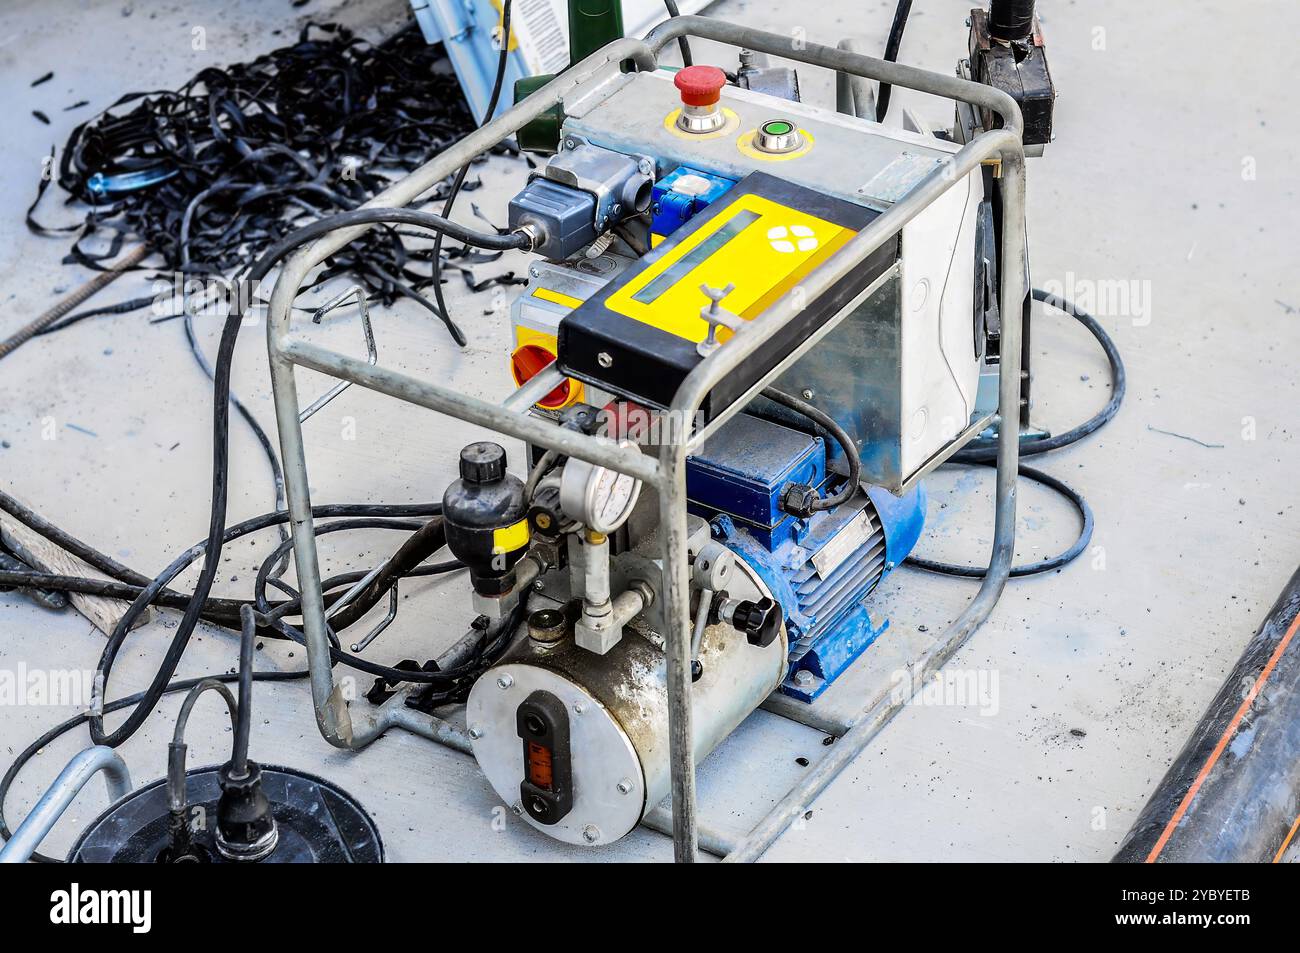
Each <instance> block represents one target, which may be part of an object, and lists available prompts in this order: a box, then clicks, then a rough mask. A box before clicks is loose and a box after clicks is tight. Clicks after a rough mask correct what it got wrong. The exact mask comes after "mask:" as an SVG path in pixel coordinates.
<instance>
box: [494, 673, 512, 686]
mask: <svg viewBox="0 0 1300 953" xmlns="http://www.w3.org/2000/svg"><path fill="white" fill-rule="evenodd" d="M514 683H515V680H514V679H513V678H512V677H511V676H510V673H509V672H506V673H505V674H503V675H501V676H500V677H499V678H498V679H497V688H500V689H506V688H509V687H510V686H511V685H513V684H514Z"/></svg>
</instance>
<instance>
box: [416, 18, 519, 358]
mask: <svg viewBox="0 0 1300 953" xmlns="http://www.w3.org/2000/svg"><path fill="white" fill-rule="evenodd" d="M513 6H514V0H505V3H504V4H502V7H501V52H500V54H499V55H498V56H497V72H496V78H495V79H494V80H493V82H492V93H491V95H490V96H489V97H488V104H487V109H485V110H484V111H483V121H484V122H491V121H492V115H493V113H495V112H496V111H497V103H499V102H500V101H501V89H502V87H503V86H504V85H505V81H506V65H507V64H508V63H509V61H510V13H511V7H513ZM469 167H470V163H469V162H466V163H465V164H464V165H463V166H461V167H460V169H459V171H457V173H456V178H455V180H454V181H453V182H452V184H451V191H450V192H448V193H447V201H446V204H444V205H443V207H442V215H443V218H451V209H452V206H453V205H455V204H456V197H457V196H458V195H460V190H461V189H462V188H464V187H465V178H466V176H468V175H469ZM430 267H431V275H432V278H433V297H434V299H435V300H436V301H437V302H438V307H437V311H438V312H439V313H440V316H441V317H442V321H443V323H444V324H446V325H447V330H448V331H450V332H451V336H452V337H453V338H455V340H456V343H457V344H459V345H460V346H461V347H464V346H465V345H466V344H467V343H468V342H467V341H466V339H465V335H464V333H462V331H461V330H460V328H459V327H457V325H456V322H455V321H453V320H452V317H451V309H450V308H448V307H447V298H446V296H445V295H444V294H443V293H442V233H441V232H439V233H438V234H437V235H436V236H434V239H433V257H432V260H431V262H430ZM426 304H427V302H426Z"/></svg>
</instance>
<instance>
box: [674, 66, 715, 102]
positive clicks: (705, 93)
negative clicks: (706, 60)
mask: <svg viewBox="0 0 1300 953" xmlns="http://www.w3.org/2000/svg"><path fill="white" fill-rule="evenodd" d="M673 85H674V86H676V87H677V88H678V89H679V90H681V94H682V102H683V103H685V104H686V105H687V106H712V105H713V104H714V103H716V102H717V101H718V99H719V98H721V93H722V87H723V86H726V85H727V74H726V73H724V72H722V70H720V69H718V68H717V67H716V66H688V67H686V68H685V69H681V70H678V71H677V75H676V76H674V77H673Z"/></svg>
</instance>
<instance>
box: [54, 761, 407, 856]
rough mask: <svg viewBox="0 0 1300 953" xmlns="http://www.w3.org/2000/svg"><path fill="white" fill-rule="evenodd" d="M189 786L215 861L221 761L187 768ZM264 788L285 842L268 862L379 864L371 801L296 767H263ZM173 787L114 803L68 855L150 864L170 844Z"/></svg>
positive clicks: (201, 836) (196, 828)
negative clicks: (218, 764) (218, 765)
mask: <svg viewBox="0 0 1300 953" xmlns="http://www.w3.org/2000/svg"><path fill="white" fill-rule="evenodd" d="M187 777H188V780H187V782H186V794H187V798H188V801H189V809H188V816H189V819H190V827H191V829H192V830H193V837H194V842H195V843H196V844H197V845H199V846H200V847H201V848H203V849H204V851H205V853H206V854H207V855H208V856H209V857H210V858H211V860H212V862H213V863H230V861H227V860H225V859H224V858H223V857H221V855H220V854H218V853H217V850H216V846H215V835H216V825H217V800H218V799H219V798H220V797H221V788H220V786H219V785H218V783H217V768H216V767H215V766H213V767H208V768H195V769H193V770H191V771H189V772H188V774H187ZM262 790H263V791H264V792H265V794H266V796H267V798H269V799H270V801H271V804H272V811H273V813H274V815H275V822H276V825H277V827H278V828H279V843H278V844H277V845H276V848H275V850H274V851H273V852H272V853H271V855H270V856H269V857H267V858H266V859H265V860H263V861H261V863H264V864H303V863H306V864H312V863H317V864H330V863H351V864H377V863H382V862H383V859H384V844H383V841H382V840H381V839H380V837H379V830H378V829H377V828H376V827H375V825H374V823H373V822H372V821H371V819H370V816H369V815H368V814H367V813H366V812H365V809H364V808H362V807H361V805H360V804H358V803H357V801H356V800H355V799H354V798H353V797H352V796H351V795H350V794H347V793H346V792H344V791H341V790H339V789H338V788H337V787H335V786H334V785H332V784H330V782H328V781H325V780H324V779H322V778H318V777H314V776H313V775H310V774H307V773H306V772H303V771H296V770H293V769H290V768H277V767H271V766H267V765H264V766H263V767H262ZM168 817H169V813H168V810H167V787H166V783H165V779H163V778H160V779H158V780H157V781H154V782H153V783H152V784H148V785H146V786H144V787H142V788H139V789H137V790H135V791H132V792H131V793H130V794H128V795H127V796H126V797H124V798H123V799H122V800H120V801H118V802H117V803H115V804H113V805H111V806H110V807H109V808H108V810H106V811H105V812H104V813H103V814H101V815H100V816H99V817H98V818H96V819H95V820H94V821H93V822H92V823H91V824H90V826H89V827H87V828H86V830H85V831H84V832H83V833H82V835H81V836H80V837H79V838H77V842H76V843H75V844H73V845H72V850H71V851H69V852H68V862H69V863H91V864H111V863H116V864H152V863H155V862H157V860H158V857H159V855H160V854H161V853H162V851H163V849H164V848H165V847H167V846H168V844H169V834H168V825H167V822H168Z"/></svg>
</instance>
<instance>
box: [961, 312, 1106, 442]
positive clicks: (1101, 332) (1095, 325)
mask: <svg viewBox="0 0 1300 953" xmlns="http://www.w3.org/2000/svg"><path fill="white" fill-rule="evenodd" d="M1033 295H1034V300H1035V301H1041V302H1042V303H1043V304H1046V305H1048V306H1049V307H1052V308H1055V309H1056V310H1057V311H1060V312H1063V313H1064V314H1068V315H1070V316H1071V317H1073V318H1074V319H1075V320H1076V321H1078V322H1079V323H1080V324H1082V325H1083V326H1084V327H1085V328H1087V329H1088V331H1089V332H1090V333H1091V334H1092V336H1093V337H1094V338H1096V339H1097V343H1098V344H1100V345H1101V349H1102V350H1103V351H1104V352H1105V353H1106V360H1107V362H1108V363H1109V364H1110V376H1111V391H1110V400H1108V401H1106V406H1105V407H1103V408H1102V409H1101V410H1099V411H1098V412H1097V413H1096V414H1095V415H1094V416H1092V417H1091V418H1089V419H1088V420H1085V421H1084V422H1083V423H1081V424H1079V426H1077V427H1072V428H1070V429H1069V430H1067V431H1065V432H1064V433H1059V434H1056V435H1055V436H1053V437H1046V438H1044V439H1042V440H1021V441H1020V455H1021V456H1022V457H1028V456H1033V455H1035V454H1039V453H1048V452H1050V451H1052V450H1060V449H1061V448H1062V447H1068V446H1069V445H1070V444H1072V443H1076V442H1078V441H1080V440H1082V439H1083V438H1084V437H1087V436H1089V435H1091V434H1094V433H1096V432H1097V431H1098V430H1100V429H1101V428H1102V427H1104V426H1105V425H1106V424H1107V423H1109V422H1110V421H1111V419H1112V418H1113V417H1114V416H1115V415H1116V414H1117V413H1119V408H1120V405H1121V404H1123V403H1124V396H1125V394H1127V392H1128V372H1127V371H1126V370H1125V368H1124V359H1123V358H1122V357H1121V356H1120V353H1119V348H1118V347H1117V346H1116V345H1115V342H1114V341H1113V340H1112V339H1111V337H1110V335H1109V334H1107V333H1106V330H1105V329H1104V328H1103V327H1102V326H1101V324H1100V323H1099V322H1098V321H1097V319H1096V318H1094V317H1093V316H1092V315H1090V314H1089V313H1088V312H1086V311H1084V310H1083V309H1081V308H1079V307H1078V306H1077V305H1075V304H1074V302H1072V301H1067V300H1066V299H1065V298H1061V297H1058V296H1056V295H1054V294H1049V293H1048V292H1046V291H1042V290H1040V289H1038V288H1035V289H1034V291H1033ZM997 458H998V451H997V447H978V448H975V449H972V450H962V451H959V452H958V453H955V454H953V456H952V460H953V462H955V463H988V462H990V461H994V460H997Z"/></svg>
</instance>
